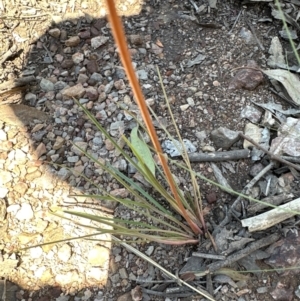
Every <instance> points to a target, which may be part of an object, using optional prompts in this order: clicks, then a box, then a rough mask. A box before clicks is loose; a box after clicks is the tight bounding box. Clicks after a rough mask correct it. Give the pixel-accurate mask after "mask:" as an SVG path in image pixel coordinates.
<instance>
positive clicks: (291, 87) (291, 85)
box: [262, 69, 300, 105]
mask: <svg viewBox="0 0 300 301" xmlns="http://www.w3.org/2000/svg"><path fill="white" fill-rule="evenodd" d="M262 71H263V73H265V74H266V75H268V76H269V77H270V78H273V79H275V80H277V81H279V82H280V83H281V84H282V85H283V86H284V87H285V89H286V90H287V92H288V94H289V95H290V97H291V98H292V100H293V101H294V102H295V103H296V104H297V105H300V80H299V77H298V76H297V75H295V74H293V73H291V72H289V71H287V70H281V69H274V70H262Z"/></svg>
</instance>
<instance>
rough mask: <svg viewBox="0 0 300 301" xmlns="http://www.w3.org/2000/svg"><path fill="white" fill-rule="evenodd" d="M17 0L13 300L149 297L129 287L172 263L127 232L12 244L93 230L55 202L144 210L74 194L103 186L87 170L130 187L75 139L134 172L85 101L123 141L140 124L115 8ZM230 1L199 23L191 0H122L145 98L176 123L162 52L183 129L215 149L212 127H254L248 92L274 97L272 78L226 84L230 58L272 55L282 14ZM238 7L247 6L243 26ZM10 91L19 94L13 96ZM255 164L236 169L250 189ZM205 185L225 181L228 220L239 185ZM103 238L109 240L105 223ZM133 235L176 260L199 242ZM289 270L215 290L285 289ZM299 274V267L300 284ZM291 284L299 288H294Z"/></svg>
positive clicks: (7, 196)
mask: <svg viewBox="0 0 300 301" xmlns="http://www.w3.org/2000/svg"><path fill="white" fill-rule="evenodd" d="M14 2H15V3H17V4H18V5H19V6H17V5H16V4H13V3H9V2H6V1H2V2H0V3H2V6H3V7H4V8H5V10H4V12H5V13H3V15H4V18H3V19H0V25H1V32H0V35H3V38H4V39H2V40H3V41H4V43H3V44H2V45H1V49H0V50H1V53H2V54H3V53H7V51H9V49H11V47H12V46H13V45H16V49H14V55H13V56H12V57H10V58H9V59H8V60H6V61H5V62H3V64H2V68H3V69H2V70H1V71H2V72H1V75H0V81H1V83H4V84H5V85H7V86H8V85H9V84H10V83H12V82H17V81H18V79H20V78H24V77H26V78H27V82H26V86H25V88H23V87H24V86H23V85H19V86H16V87H13V90H11V88H10V89H9V90H10V91H11V92H10V93H6V94H0V103H1V102H2V105H1V106H0V150H1V153H0V169H1V170H2V171H1V173H0V183H1V187H0V233H1V235H0V237H1V238H0V251H1V253H0V254H1V258H0V259H1V260H2V262H0V264H1V267H2V270H3V272H1V271H0V276H1V277H5V278H6V279H8V280H9V281H11V282H12V283H15V284H17V285H18V287H13V286H12V288H11V291H12V292H13V293H14V292H16V295H14V294H13V293H12V295H11V299H10V300H16V299H17V300H32V301H35V300H36V301H50V300H57V301H67V300H76V301H80V300H94V301H100V300H107V301H108V300H118V301H122V300H140V299H139V298H136V299H134V298H132V297H131V293H130V291H131V289H132V288H134V287H136V280H137V278H138V277H140V278H141V277H144V278H147V277H151V279H154V280H161V279H163V275H162V274H161V273H160V272H159V271H157V270H156V269H155V268H153V267H152V266H151V265H148V264H147V263H145V262H144V261H143V260H141V259H140V258H138V257H136V256H135V255H133V254H131V253H129V252H128V251H126V250H125V249H123V248H122V247H120V246H118V245H114V246H112V245H111V243H109V242H101V241H87V240H84V241H83V240H73V241H69V242H62V243H59V244H55V245H47V246H37V247H35V248H32V249H29V250H24V251H21V252H20V253H13V255H8V254H9V253H11V252H12V251H15V250H18V249H20V248H24V247H26V246H28V245H37V244H40V243H43V242H49V241H51V240H63V239H67V238H70V237H74V236H76V235H78V236H83V235H88V234H90V233H91V230H90V229H88V228H82V227H80V226H78V224H76V222H81V221H80V220H78V219H76V220H75V219H74V218H73V221H72V220H71V221H70V220H61V219H59V218H57V217H54V216H52V215H49V214H48V213H47V212H48V209H49V207H51V206H62V207H64V208H72V209H75V210H81V211H85V212H88V213H96V214H103V215H107V216H109V215H112V214H114V212H115V214H117V215H119V216H121V217H127V218H133V215H132V214H133V213H132V212H130V211H127V210H125V209H124V208H121V207H118V208H116V205H115V204H109V203H103V202H102V203H100V204H99V201H97V200H94V199H87V198H82V197H78V196H77V197H76V196H73V195H78V194H81V193H83V192H84V193H88V194H89V193H96V192H97V190H96V189H95V188H94V187H93V186H92V185H91V184H90V182H89V181H86V180H85V179H84V178H82V177H80V174H84V175H85V176H86V177H87V178H88V179H90V180H91V181H92V182H94V183H96V184H98V185H100V186H101V187H102V188H103V189H105V190H106V191H109V192H112V193H113V194H115V195H126V192H125V191H124V189H123V188H122V187H120V186H119V184H118V183H116V181H115V180H114V179H112V178H111V177H110V176H109V175H107V174H106V173H105V172H104V171H103V170H102V169H101V168H99V166H95V164H94V163H92V162H90V160H89V159H88V158H87V157H86V156H85V155H84V154H83V153H81V151H79V150H78V149H77V148H76V147H74V143H75V144H77V145H79V146H80V147H81V148H82V149H84V150H86V151H87V152H89V153H90V154H92V155H93V156H95V157H96V158H98V159H99V160H103V161H105V160H107V161H108V162H110V163H111V164H113V166H115V167H117V168H118V169H119V170H121V171H123V172H127V171H128V169H129V168H130V167H129V166H127V163H126V162H125V161H124V160H123V158H121V157H120V156H119V154H118V153H117V152H116V150H115V149H114V147H113V145H112V144H111V142H110V141H108V140H106V139H105V137H104V136H103V135H102V133H100V132H99V131H98V130H97V129H96V128H95V126H94V125H92V124H91V122H89V120H87V118H86V116H84V114H83V113H82V110H81V109H80V108H79V107H78V105H77V104H76V103H75V102H74V100H73V99H72V98H73V97H75V98H77V99H78V100H79V102H80V103H81V104H83V105H84V106H86V108H88V109H89V110H90V111H91V112H92V113H93V114H94V115H95V116H96V118H97V120H98V121H99V122H100V123H101V124H102V126H104V127H105V128H106V129H107V130H108V132H109V133H110V134H111V135H112V136H113V137H114V138H115V139H116V140H117V141H119V143H122V140H121V139H120V137H121V135H122V134H123V133H125V134H126V135H128V134H129V131H130V129H131V128H132V127H133V126H134V124H135V123H134V121H133V119H132V117H131V116H130V115H128V113H126V112H125V111H124V109H127V110H128V111H129V112H131V113H133V114H135V115H137V116H138V117H139V111H138V108H137V105H136V104H135V102H134V99H133V95H132V92H131V88H130V86H129V83H128V80H127V78H126V76H125V72H124V70H123V68H122V66H121V63H120V60H119V57H118V52H117V49H116V47H115V45H114V41H113V38H112V35H111V32H110V26H109V24H108V22H107V20H106V19H105V18H101V17H103V15H104V14H105V7H104V5H103V3H102V2H101V1H98V2H97V3H96V2H90V1H89V2H85V1H83V2H81V3H79V2H76V1H71V3H67V2H64V1H61V2H43V1H41V2H36V1H34V0H33V1H31V2H29V1H20V2H19V1H14ZM219 2H221V3H218V9H213V8H209V7H207V5H206V4H203V5H204V6H205V9H204V10H203V14H200V19H201V20H200V23H201V24H202V25H201V26H199V24H197V23H196V22H194V21H193V20H191V18H189V16H191V7H190V6H189V2H186V3H185V2H182V1H179V0H170V1H165V2H160V1H145V3H144V4H143V5H142V4H141V3H140V1H132V0H131V1H130V0H128V1H119V2H117V7H118V9H119V12H120V13H121V14H123V15H126V16H129V17H124V18H123V22H124V26H125V31H126V34H127V38H128V45H129V49H130V54H131V56H132V60H133V64H134V66H135V69H136V73H137V75H138V77H139V80H140V84H141V86H142V89H143V92H144V95H145V97H146V99H147V100H146V101H147V102H148V103H149V104H150V105H151V107H152V108H153V109H154V110H155V111H156V113H157V114H158V115H159V117H160V119H161V122H163V123H164V124H166V125H167V126H169V125H170V124H171V122H170V117H169V116H168V114H167V111H166V106H165V103H164V99H163V95H162V92H161V89H160V84H159V80H158V76H157V74H156V65H158V66H159V68H160V72H161V73H162V76H163V83H164V85H165V88H166V90H167V93H168V95H169V98H170V101H171V105H172V110H173V113H174V116H175V120H176V122H177V125H178V126H179V128H180V130H181V134H182V136H183V138H186V139H189V140H190V141H192V143H193V144H194V145H195V146H196V147H197V149H198V151H204V152H210V151H215V150H216V147H215V145H214V144H213V142H212V141H211V140H210V133H211V131H212V130H213V129H216V128H218V127H220V126H225V127H227V128H229V129H231V130H242V129H243V128H244V121H242V120H241V119H240V112H241V110H242V109H243V108H244V107H245V106H246V105H248V104H250V103H251V101H257V102H266V101H269V100H272V99H274V95H273V94H271V92H270V91H269V90H268V87H269V83H268V82H267V81H264V82H263V83H262V84H261V85H260V86H258V87H257V88H256V89H255V90H253V91H248V90H242V89H238V90H236V91H229V90H228V86H229V83H230V80H231V78H232V72H231V70H232V69H234V68H238V67H240V66H243V65H246V64H247V61H248V60H249V59H255V61H256V62H257V64H258V65H259V66H260V67H261V68H265V67H266V59H267V57H268V48H269V46H270V41H271V38H272V37H273V36H275V35H277V26H278V25H277V23H276V22H268V21H266V22H264V21H259V20H261V19H262V18H265V17H270V10H269V6H268V5H267V4H263V3H259V4H253V5H249V6H246V5H244V6H241V4H240V1H219ZM205 3H206V2H205ZM199 5H200V4H199ZM16 7H18V8H16ZM0 9H2V8H1V6H0ZM2 11H3V10H2ZM240 12H242V17H241V18H240V19H239V21H238V22H237V23H236V25H235V26H234V22H235V20H236V19H237V17H238V15H239V13H240ZM132 14H135V15H134V16H131V15H132ZM248 22H250V23H251V24H252V27H254V29H255V32H256V35H257V38H258V39H259V40H260V42H261V45H259V44H258V43H257V41H256V40H255V39H254V38H253V36H252V39H251V40H250V41H248V40H247V39H245V38H243V37H241V35H240V33H241V30H244V29H245V30H246V31H249V26H248V24H249V23H248ZM243 28H244V29H243ZM245 30H244V31H245ZM196 58H198V59H199V61H195V59H196ZM0 85H1V84H0ZM1 88H3V87H2V86H1ZM4 90H5V89H4ZM276 101H278V100H277V99H276ZM7 103H9V104H10V105H9V106H4V104H7ZM20 103H22V104H23V105H24V106H22V105H19V104H20ZM170 130H171V129H170ZM171 132H172V130H171ZM158 134H159V137H160V139H161V140H164V139H165V134H164V133H163V132H162V131H161V130H160V129H158ZM236 146H237V147H240V144H237V145H236ZM250 166H251V162H250V160H248V159H247V160H246V159H245V160H240V161H239V162H238V163H237V164H236V165H235V170H236V171H237V172H235V173H229V175H228V178H229V182H230V184H231V185H232V187H233V188H234V189H236V190H239V191H241V190H242V189H243V187H244V186H245V184H246V183H247V181H248V180H249V175H248V171H249V168H250ZM193 167H194V169H195V170H196V171H200V172H201V173H202V174H203V175H205V176H207V177H208V178H212V179H214V176H213V171H212V169H211V167H210V165H209V164H208V163H195V164H194V165H193ZM174 172H175V173H176V176H177V177H178V179H179V181H180V185H182V187H185V188H186V189H187V190H189V189H190V183H189V182H188V181H187V180H186V179H185V174H184V173H183V172H181V171H179V170H174ZM201 187H202V193H203V195H204V205H205V206H207V205H208V201H209V199H210V198H211V197H212V196H215V195H216V194H217V200H215V201H214V202H215V205H214V208H213V209H211V212H212V216H214V218H215V221H216V222H218V221H221V220H222V217H223V215H222V210H223V209H224V206H223V204H224V203H230V202H231V201H232V200H233V198H232V197H231V196H229V195H227V194H225V193H222V192H219V191H217V190H216V189H215V188H213V187H212V186H211V185H210V184H208V183H201ZM213 198H214V197H213ZM89 225H93V223H90V224H89ZM267 235H268V234H267ZM100 238H101V239H104V240H105V239H107V236H104V237H103V236H102V237H99V239H100ZM134 246H136V247H137V248H139V249H140V250H141V251H143V252H145V253H146V254H147V255H149V256H151V257H152V258H153V259H154V260H155V261H156V262H158V263H159V264H161V265H163V266H164V267H165V268H167V269H169V270H170V271H172V272H174V273H175V272H176V271H178V270H180V269H181V268H182V267H183V265H184V263H185V259H186V258H187V257H189V256H190V254H191V252H192V251H195V250H196V249H197V248H195V247H192V246H184V247H176V248H174V247H170V246H164V245H159V244H154V243H152V244H151V243H150V244H145V245H142V246H139V245H135V244H134ZM200 247H201V246H200ZM0 270H1V268H0ZM280 280H281V279H280V277H279V278H278V276H277V275H276V274H275V273H270V274H261V276H260V277H257V278H256V277H254V278H253V279H252V282H250V283H246V282H243V281H240V282H239V283H238V284H237V285H232V283H231V282H228V281H224V282H223V283H222V282H220V283H221V284H220V283H217V282H216V283H214V289H217V292H216V296H215V297H216V300H239V301H243V300H274V299H273V298H272V297H271V296H270V294H269V292H270V291H271V290H273V289H274V288H275V286H276V284H277V283H278V281H280ZM286 281H287V280H286ZM287 282H288V281H287ZM288 284H289V285H291V282H288ZM299 284H300V283H299V282H297V281H295V279H294V282H293V283H292V285H293V288H295V287H296V286H297V285H299ZM2 285H4V284H3V283H2ZM8 285H10V284H9V283H8ZM199 285H201V283H199ZM9 292H10V291H9ZM9 292H8V293H9ZM137 295H138V291H137ZM178 296H179V295H178ZM293 298H294V300H297V299H296V297H295V296H294V295H293ZM143 300H166V301H167V300H201V298H197V297H188V298H177V297H176V296H174V295H173V296H170V297H168V296H166V295H162V296H157V297H156V296H153V295H151V294H147V293H144V298H143Z"/></svg>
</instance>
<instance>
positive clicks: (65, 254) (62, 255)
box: [57, 244, 72, 262]
mask: <svg viewBox="0 0 300 301" xmlns="http://www.w3.org/2000/svg"><path fill="white" fill-rule="evenodd" d="M71 255H72V248H71V247H70V246H69V245H68V244H64V245H63V246H61V247H60V248H59V249H58V253H57V256H58V258H59V259H60V260H61V261H63V262H68V260H69V259H70V257H71Z"/></svg>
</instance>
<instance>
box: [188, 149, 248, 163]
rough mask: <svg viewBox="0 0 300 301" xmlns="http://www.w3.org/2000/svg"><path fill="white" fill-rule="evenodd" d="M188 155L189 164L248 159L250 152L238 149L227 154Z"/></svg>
mask: <svg viewBox="0 0 300 301" xmlns="http://www.w3.org/2000/svg"><path fill="white" fill-rule="evenodd" d="M188 155H189V159H190V161H191V162H219V161H230V160H239V159H245V158H249V157H250V150H249V149H238V150H233V151H227V152H213V153H190V154H188Z"/></svg>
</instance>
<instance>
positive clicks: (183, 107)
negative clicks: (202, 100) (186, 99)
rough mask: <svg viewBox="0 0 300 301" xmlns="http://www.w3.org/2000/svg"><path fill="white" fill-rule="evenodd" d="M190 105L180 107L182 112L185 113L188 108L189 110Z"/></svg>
mask: <svg viewBox="0 0 300 301" xmlns="http://www.w3.org/2000/svg"><path fill="white" fill-rule="evenodd" d="M189 106H190V105H189V104H188V103H187V104H185V105H182V106H180V110H181V111H182V112H184V111H186V110H187V109H188V108H189Z"/></svg>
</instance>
